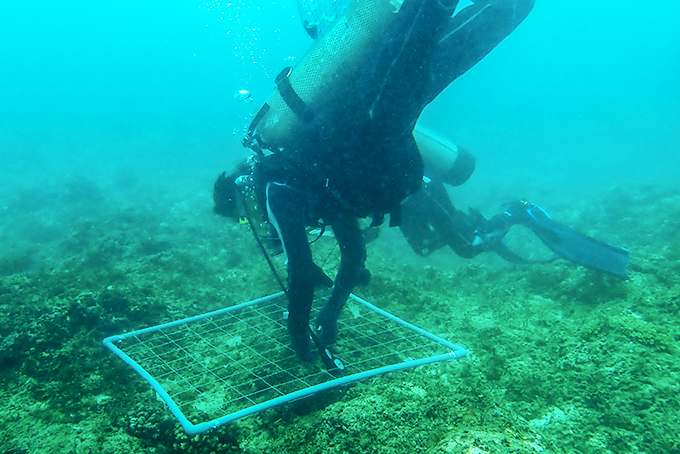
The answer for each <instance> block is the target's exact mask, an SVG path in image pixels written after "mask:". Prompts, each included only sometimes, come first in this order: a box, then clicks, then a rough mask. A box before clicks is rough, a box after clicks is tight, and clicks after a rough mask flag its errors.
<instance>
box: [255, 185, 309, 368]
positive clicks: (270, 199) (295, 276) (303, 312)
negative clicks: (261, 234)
mask: <svg viewBox="0 0 680 454" xmlns="http://www.w3.org/2000/svg"><path fill="white" fill-rule="evenodd" d="M306 204H307V203H306V199H305V197H304V194H303V193H302V192H301V191H298V190H296V189H293V188H291V187H290V186H286V185H283V184H280V183H269V184H268V185H267V213H268V215H269V220H270V222H271V223H272V225H273V226H274V228H276V231H277V232H278V234H279V238H280V239H281V244H282V246H283V250H284V252H285V254H286V259H287V265H288V334H289V336H290V341H291V344H292V346H293V349H294V350H295V353H297V355H298V357H299V358H300V359H302V360H304V361H309V360H311V359H312V357H311V353H310V350H309V347H310V338H309V311H310V309H311V307H312V301H313V299H314V284H315V282H314V279H315V276H314V274H313V273H314V272H315V270H316V265H315V264H314V262H313V261H312V251H311V249H310V247H309V243H308V241H307V233H306V231H305V222H304V219H305V207H306Z"/></svg>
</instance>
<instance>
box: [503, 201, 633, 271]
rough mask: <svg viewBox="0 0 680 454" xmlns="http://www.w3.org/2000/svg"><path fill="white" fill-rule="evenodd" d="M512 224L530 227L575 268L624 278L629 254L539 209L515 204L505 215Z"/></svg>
mask: <svg viewBox="0 0 680 454" xmlns="http://www.w3.org/2000/svg"><path fill="white" fill-rule="evenodd" d="M504 214H505V215H506V216H509V217H510V219H511V223H512V224H522V225H524V226H526V227H528V228H530V229H531V230H532V231H533V232H534V234H535V235H536V236H537V237H538V239H539V240H541V242H542V243H543V244H545V245H546V246H547V247H548V248H549V249H550V250H551V251H553V252H554V253H555V254H557V255H559V256H560V257H562V258H564V259H566V260H569V261H570V262H573V263H575V264H577V265H582V266H585V267H587V268H591V269H594V270H598V271H602V272H605V273H608V274H611V275H613V276H616V277H618V278H620V279H627V278H628V273H627V271H626V267H627V266H628V264H629V263H630V251H628V249H626V248H623V247H620V246H616V245H613V244H610V243H605V242H603V241H600V240H597V239H595V238H592V237H589V236H587V235H584V234H583V233H581V232H579V231H577V230H574V229H572V228H571V227H567V226H565V225H562V224H560V223H558V222H556V221H554V220H553V219H552V217H551V216H550V215H549V214H548V213H547V212H546V211H545V210H544V209H542V208H541V207H539V206H537V205H534V204H533V203H530V202H527V201H520V202H514V203H513V204H511V206H510V207H509V208H508V209H507V210H506V211H505V213H504Z"/></svg>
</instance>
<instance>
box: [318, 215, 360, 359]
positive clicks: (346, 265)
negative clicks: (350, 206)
mask: <svg viewBox="0 0 680 454" xmlns="http://www.w3.org/2000/svg"><path fill="white" fill-rule="evenodd" d="M331 227H332V228H333V233H334V234H335V238H336V240H337V241H338V246H340V269H339V270H338V274H337V276H336V278H335V283H334V285H333V292H332V293H331V296H330V298H329V300H328V301H327V302H326V304H325V305H324V306H323V307H322V308H321V311H320V312H319V315H318V317H317V319H316V332H317V335H318V336H319V339H320V340H321V342H322V343H323V345H326V346H328V345H332V344H333V343H335V340H336V339H337V336H338V327H337V320H338V317H339V316H340V313H341V312H342V308H343V306H344V305H345V302H346V301H347V298H348V297H349V294H350V293H351V292H352V290H353V289H354V287H355V286H356V285H357V284H358V283H359V281H364V280H365V279H366V274H367V273H368V270H366V268H365V262H366V246H365V244H364V237H363V233H362V231H361V229H360V228H359V223H358V221H357V219H356V218H355V217H352V216H349V215H342V214H341V215H339V216H337V217H336V218H335V219H333V220H332V221H331Z"/></svg>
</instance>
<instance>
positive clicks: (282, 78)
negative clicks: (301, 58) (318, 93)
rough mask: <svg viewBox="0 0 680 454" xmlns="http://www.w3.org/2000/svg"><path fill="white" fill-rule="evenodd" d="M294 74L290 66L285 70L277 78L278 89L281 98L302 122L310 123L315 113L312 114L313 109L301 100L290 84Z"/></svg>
mask: <svg viewBox="0 0 680 454" xmlns="http://www.w3.org/2000/svg"><path fill="white" fill-rule="evenodd" d="M292 72H293V68H291V67H290V66H289V67H287V68H283V71H281V72H280V73H279V75H278V76H276V88H278V90H279V94H280V95H281V98H283V100H284V102H285V103H286V105H287V106H288V107H290V110H292V111H293V112H294V113H295V115H297V116H298V117H300V119H301V120H302V121H304V122H309V121H311V120H312V118H314V112H312V109H310V108H309V106H308V105H307V104H305V102H304V101H303V100H302V99H300V97H299V96H298V94H297V93H295V90H294V89H293V86H292V85H291V84H290V74H291V73H292Z"/></svg>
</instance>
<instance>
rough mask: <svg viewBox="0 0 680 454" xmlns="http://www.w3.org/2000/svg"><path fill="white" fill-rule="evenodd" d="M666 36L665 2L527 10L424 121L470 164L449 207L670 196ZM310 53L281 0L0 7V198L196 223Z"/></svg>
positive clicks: (671, 59) (674, 148)
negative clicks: (247, 96)
mask: <svg viewBox="0 0 680 454" xmlns="http://www.w3.org/2000/svg"><path fill="white" fill-rule="evenodd" d="M678 23H680V2H675V1H668V0H663V1H661V0H656V1H647V2H636V1H630V0H624V1H612V0H601V1H598V2H592V1H583V0H581V1H569V2H567V1H564V0H553V1H547V0H537V4H536V6H535V8H534V11H533V12H532V13H531V14H530V16H529V18H528V19H527V20H526V21H525V22H524V23H523V24H522V25H520V27H519V28H518V29H517V30H516V31H515V33H513V34H512V35H511V36H510V37H509V38H507V39H506V40H505V41H504V42H503V43H501V45H499V46H498V47H497V48H496V49H495V50H494V51H493V52H492V53H491V54H490V55H489V56H488V57H487V58H485V59H484V60H483V61H482V62H481V63H480V64H478V65H477V66H476V67H475V68H473V69H472V70H471V71H469V72H468V73H467V74H465V75H464V76H462V77H461V78H460V79H458V80H457V81H455V82H454V83H453V84H452V85H451V86H450V87H449V88H448V89H447V90H446V91H445V92H444V93H443V94H442V95H441V96H440V97H439V98H438V99H437V100H436V101H435V102H434V103H433V104H432V105H431V106H429V107H428V108H427V110H426V111H425V112H424V114H423V117H422V122H423V123H424V124H425V125H427V126H428V127H430V128H431V129H435V130H437V131H440V132H442V133H444V134H446V135H448V136H449V137H450V138H451V139H452V140H453V141H455V142H456V143H459V144H461V145H464V146H465V147H467V148H468V149H470V150H471V151H472V152H473V153H474V154H475V155H476V156H477V158H478V168H477V172H476V173H475V175H474V176H473V178H472V179H471V180H470V182H469V183H468V184H466V185H465V187H463V188H461V189H460V190H459V192H458V193H457V195H456V197H459V198H460V203H461V205H463V206H464V205H466V204H468V200H469V204H474V203H475V202H478V203H482V200H483V199H484V197H485V194H491V193H493V194H496V193H497V192H498V189H499V188H509V189H507V191H508V192H509V193H511V194H510V195H511V196H513V197H514V196H529V197H532V193H545V191H546V189H545V188H552V189H551V190H552V191H554V193H555V194H561V195H563V196H565V195H568V194H580V193H584V192H585V193H587V192H588V191H595V190H598V189H599V188H606V187H611V186H616V185H623V186H627V185H630V184H636V183H639V182H645V181H648V182H653V183H654V184H657V183H658V184H671V185H677V175H678V170H677V168H678V166H679V164H680V153H678V151H680V150H679V148H680V145H679V144H680V84H679V83H678V82H679V81H680V33H678V32H677V24H678ZM310 44H311V40H310V39H309V38H308V37H307V36H306V35H305V34H304V32H303V31H302V28H301V26H300V23H299V18H298V14H297V10H296V7H295V4H294V2H293V0H280V1H275V2H273V1H271V0H269V1H262V2H257V1H254V0H252V1H245V0H234V1H231V2H228V1H221V2H218V1H204V2H192V1H169V2H157V1H146V2H132V1H128V0H125V1H116V2H84V1H82V0H76V1H71V2H47V1H37V2H17V1H14V2H11V3H10V2H3V4H2V6H0V159H1V161H0V196H2V197H3V200H6V198H7V197H8V194H10V195H11V194H12V193H16V191H19V190H25V189H26V188H31V187H43V186H45V185H52V186H53V187H59V184H60V181H67V180H68V179H69V178H73V177H74V175H75V176H79V177H83V176H84V177H85V178H87V179H88V180H91V181H94V182H96V184H98V182H109V183H111V182H113V184H120V185H125V184H129V182H130V181H135V182H136V183H135V184H137V185H141V187H145V186H146V187H150V188H152V187H155V188H160V187H163V188H172V187H174V188H177V187H185V188H186V187H188V188H192V190H195V191H196V192H197V193H201V197H203V199H204V200H205V206H206V207H209V205H210V189H211V184H212V180H213V178H214V177H215V176H216V175H217V173H218V172H219V171H221V170H223V169H227V168H228V167H229V165H230V164H231V163H233V162H234V161H236V160H238V159H240V158H241V157H243V156H246V155H247V151H246V150H245V149H244V148H243V147H242V146H241V145H240V140H241V137H242V134H243V132H244V131H245V128H246V126H247V124H248V123H249V121H250V118H251V117H252V115H253V114H254V113H255V112H256V111H257V109H258V108H259V106H260V105H261V104H262V103H263V102H264V101H265V100H266V98H267V96H268V95H269V93H270V92H271V90H272V87H273V78H274V77H275V76H276V74H277V73H278V72H279V70H280V69H281V68H282V67H284V66H287V65H291V64H293V65H294V64H295V61H296V59H299V58H300V57H301V56H302V55H304V52H305V50H306V49H307V48H308V47H309V46H310ZM241 89H246V90H249V91H250V92H251V93H252V98H251V99H252V102H250V103H247V102H236V101H235V100H234V93H235V92H236V91H237V90H241ZM126 177H134V178H131V179H126ZM168 190H170V189H168ZM542 191H543V192H542ZM504 196H506V194H504ZM543 202H544V203H545V201H543Z"/></svg>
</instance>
